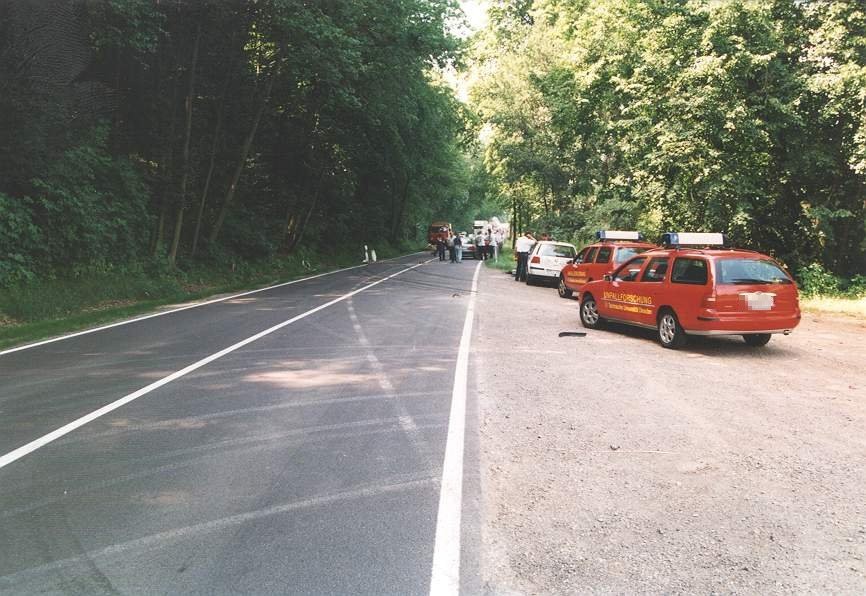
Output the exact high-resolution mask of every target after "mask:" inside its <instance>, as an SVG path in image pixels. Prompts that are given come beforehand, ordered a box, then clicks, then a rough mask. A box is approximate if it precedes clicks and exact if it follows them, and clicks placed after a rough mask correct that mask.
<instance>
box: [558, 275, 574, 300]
mask: <svg viewBox="0 0 866 596" xmlns="http://www.w3.org/2000/svg"><path fill="white" fill-rule="evenodd" d="M556 292H557V293H558V294H559V297H560V298H571V294H572V292H571V290H570V289H568V286H567V285H565V278H564V277H563V276H561V275H560V276H559V285H558V286H556Z"/></svg>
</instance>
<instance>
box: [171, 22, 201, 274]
mask: <svg viewBox="0 0 866 596" xmlns="http://www.w3.org/2000/svg"><path fill="white" fill-rule="evenodd" d="M200 41H201V23H199V25H198V29H197V31H196V35H195V42H193V46H192V62H191V64H190V68H189V87H188V88H187V94H186V102H184V108H185V110H186V129H185V131H184V135H183V153H182V154H181V169H182V172H181V176H180V197H179V204H178V207H177V215H176V217H175V223H174V238H172V241H171V251H170V252H169V255H168V263H169V265H171V266H172V267H174V264H175V262H176V261H177V249H178V246H179V245H180V233H181V231H182V230H183V214H184V211H185V210H186V187H187V184H188V183H189V141H190V137H191V136H192V99H193V96H194V94H195V69H196V66H197V64H198V47H199V42H200Z"/></svg>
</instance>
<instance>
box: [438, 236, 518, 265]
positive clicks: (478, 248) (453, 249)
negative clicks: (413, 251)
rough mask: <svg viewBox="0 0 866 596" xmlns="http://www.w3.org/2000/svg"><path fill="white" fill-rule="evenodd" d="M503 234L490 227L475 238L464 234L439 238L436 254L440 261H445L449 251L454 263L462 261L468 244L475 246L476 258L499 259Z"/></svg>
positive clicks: (449, 257)
mask: <svg viewBox="0 0 866 596" xmlns="http://www.w3.org/2000/svg"><path fill="white" fill-rule="evenodd" d="M502 240H503V237H502V234H501V233H500V232H499V231H493V230H490V229H488V230H487V231H484V230H482V231H481V232H479V233H478V234H476V235H475V237H474V238H471V239H470V238H469V237H467V236H465V235H464V234H453V235H451V236H449V237H448V238H447V239H446V238H442V237H440V238H438V239H437V241H436V254H437V255H438V256H439V260H440V261H443V262H444V261H445V251H446V250H447V251H448V259H449V261H450V262H452V263H461V262H462V261H463V251H464V247H465V246H466V245H469V244H471V245H473V246H474V247H475V248H474V250H475V258H476V259H481V260H487V259H495V260H499V249H500V247H501V246H502Z"/></svg>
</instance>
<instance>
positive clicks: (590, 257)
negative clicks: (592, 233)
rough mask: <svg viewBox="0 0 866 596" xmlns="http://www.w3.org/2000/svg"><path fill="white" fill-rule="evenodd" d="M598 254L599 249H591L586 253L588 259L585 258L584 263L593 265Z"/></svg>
mask: <svg viewBox="0 0 866 596" xmlns="http://www.w3.org/2000/svg"><path fill="white" fill-rule="evenodd" d="M596 252H598V249H597V248H590V249H589V250H588V251H587V253H586V257H584V259H583V262H584V263H592V262H593V261H594V260H595V253H596Z"/></svg>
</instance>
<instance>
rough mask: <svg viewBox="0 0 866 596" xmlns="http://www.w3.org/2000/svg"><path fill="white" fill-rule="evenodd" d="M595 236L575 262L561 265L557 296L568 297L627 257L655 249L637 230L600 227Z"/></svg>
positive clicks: (623, 261) (627, 258)
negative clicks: (602, 228)
mask: <svg viewBox="0 0 866 596" xmlns="http://www.w3.org/2000/svg"><path fill="white" fill-rule="evenodd" d="M595 237H596V238H597V239H598V241H597V242H595V243H594V244H590V245H589V246H587V247H586V248H584V249H583V250H581V251H580V253H579V254H578V255H577V258H575V259H574V261H572V262H571V263H569V264H568V265H566V266H565V267H563V268H562V271H561V272H560V274H559V283H558V285H557V292H558V293H559V297H560V298H571V295H572V293H573V292H578V293H579V292H580V290H581V288H583V284H585V283H587V282H590V281H593V280H596V279H601V278H602V277H604V274H605V273H610V272H611V271H613V270H614V269H615V268H616V267H617V266H619V265H622V264H623V263H625V262H626V261H627V260H629V258H631V257H633V256H635V255H637V254H640V253H642V252H644V251H647V250H650V249H653V248H657V247H656V245H655V244H650V243H649V242H644V240H643V236H642V235H641V233H640V232H634V231H623V230H600V231H598V232H596V233H595Z"/></svg>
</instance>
